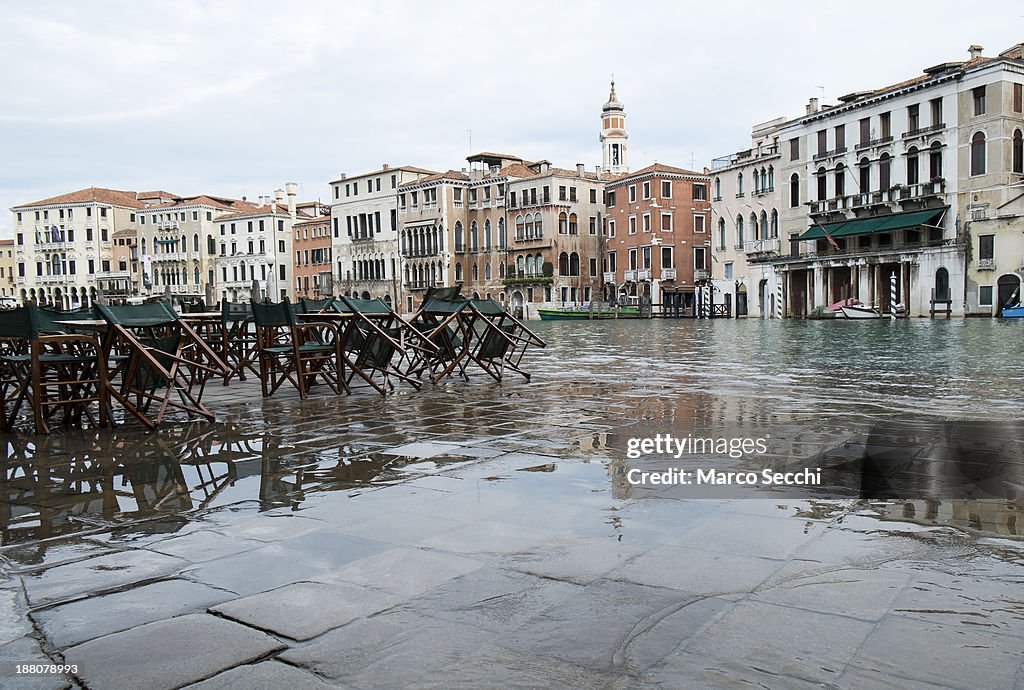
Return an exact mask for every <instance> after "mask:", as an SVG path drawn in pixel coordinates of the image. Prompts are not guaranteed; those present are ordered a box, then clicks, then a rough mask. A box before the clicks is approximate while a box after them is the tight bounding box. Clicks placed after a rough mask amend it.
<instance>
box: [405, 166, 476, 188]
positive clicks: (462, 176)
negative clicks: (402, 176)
mask: <svg viewBox="0 0 1024 690" xmlns="http://www.w3.org/2000/svg"><path fill="white" fill-rule="evenodd" d="M435 180H459V181H461V182H468V181H469V175H467V174H466V173H464V172H459V171H458V170H449V171H448V172H443V173H434V174H433V175H427V176H426V177H421V178H420V179H418V180H409V181H408V182H403V183H402V184H401V185H399V189H401V188H402V187H410V186H412V185H416V184H423V183H424V182H434V181H435Z"/></svg>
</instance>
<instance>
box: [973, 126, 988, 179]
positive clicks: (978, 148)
mask: <svg viewBox="0 0 1024 690" xmlns="http://www.w3.org/2000/svg"><path fill="white" fill-rule="evenodd" d="M984 174H985V133H984V132H978V133H977V134H975V135H974V136H973V137H971V175H984Z"/></svg>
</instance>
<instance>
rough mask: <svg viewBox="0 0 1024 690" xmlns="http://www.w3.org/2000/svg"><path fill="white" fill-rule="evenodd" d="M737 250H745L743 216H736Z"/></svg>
mask: <svg viewBox="0 0 1024 690" xmlns="http://www.w3.org/2000/svg"><path fill="white" fill-rule="evenodd" d="M736 248H737V249H742V248H743V216H736Z"/></svg>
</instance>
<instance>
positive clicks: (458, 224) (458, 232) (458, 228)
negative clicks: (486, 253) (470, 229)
mask: <svg viewBox="0 0 1024 690" xmlns="http://www.w3.org/2000/svg"><path fill="white" fill-rule="evenodd" d="M463 249H464V246H463V244H462V221H461V220H457V221H455V251H457V252H461V251H462V250H463Z"/></svg>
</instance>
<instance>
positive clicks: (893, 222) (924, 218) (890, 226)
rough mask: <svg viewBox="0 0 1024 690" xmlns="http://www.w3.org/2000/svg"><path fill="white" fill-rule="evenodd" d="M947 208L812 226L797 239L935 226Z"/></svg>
mask: <svg viewBox="0 0 1024 690" xmlns="http://www.w3.org/2000/svg"><path fill="white" fill-rule="evenodd" d="M948 208H949V207H948V206H943V207H942V208H932V209H928V210H927V211H912V212H910V213H890V214H888V215H884V216H872V217H871V218H857V219H856V220H844V221H840V222H838V223H827V224H825V225H824V226H822V225H812V226H811V227H810V228H808V230H807V232H805V233H804V234H802V235H800V237H799V238H798V239H800V240H822V239H825V232H826V231H827V232H828V234H829V235H831V236H832V238H833V239H835V238H837V237H853V236H854V235H870V234H872V233H876V232H889V231H891V230H902V229H904V228H915V227H917V226H918V225H931V226H935V225H936V224H937V223H938V220H939V218H941V217H942V214H944V213H945V212H946V210H947V209H948Z"/></svg>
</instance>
